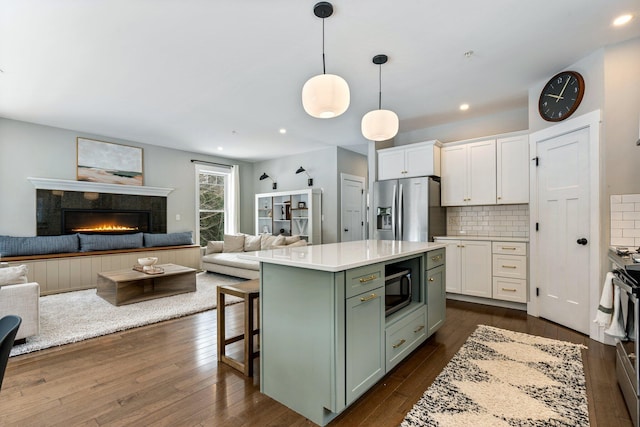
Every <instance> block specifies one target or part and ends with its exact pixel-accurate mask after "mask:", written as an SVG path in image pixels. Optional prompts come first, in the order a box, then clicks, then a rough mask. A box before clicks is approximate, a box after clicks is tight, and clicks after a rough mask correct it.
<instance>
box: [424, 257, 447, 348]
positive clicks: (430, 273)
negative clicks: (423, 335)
mask: <svg viewBox="0 0 640 427" xmlns="http://www.w3.org/2000/svg"><path fill="white" fill-rule="evenodd" d="M445 262H446V261H445ZM446 307H447V292H446V289H445V266H444V265H441V266H439V267H436V268H432V269H430V270H427V336H431V335H432V334H433V333H434V332H435V331H436V330H438V328H439V327H440V326H442V324H443V323H444V319H445V312H446Z"/></svg>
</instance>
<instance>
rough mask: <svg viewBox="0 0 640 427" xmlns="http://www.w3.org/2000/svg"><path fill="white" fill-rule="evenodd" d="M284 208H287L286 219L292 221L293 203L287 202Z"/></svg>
mask: <svg viewBox="0 0 640 427" xmlns="http://www.w3.org/2000/svg"><path fill="white" fill-rule="evenodd" d="M284 208H285V216H284V219H286V220H289V219H291V201H289V200H287V201H285V202H284Z"/></svg>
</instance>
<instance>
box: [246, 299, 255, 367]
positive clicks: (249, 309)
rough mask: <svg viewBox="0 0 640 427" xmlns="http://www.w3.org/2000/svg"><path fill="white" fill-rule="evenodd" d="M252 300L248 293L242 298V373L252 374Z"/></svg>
mask: <svg viewBox="0 0 640 427" xmlns="http://www.w3.org/2000/svg"><path fill="white" fill-rule="evenodd" d="M252 330H253V300H252V299H251V296H250V295H248V296H247V298H245V300H244V374H245V375H246V376H248V377H252V376H253V359H252V354H253V334H252V333H251V331H252Z"/></svg>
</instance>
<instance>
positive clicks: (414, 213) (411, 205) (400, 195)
mask: <svg viewBox="0 0 640 427" xmlns="http://www.w3.org/2000/svg"><path fill="white" fill-rule="evenodd" d="M373 194H374V196H373V198H374V204H375V208H374V211H373V212H374V215H375V218H374V221H375V227H374V230H375V231H374V238H375V239H378V240H408V241H411V242H432V241H433V236H444V235H445V234H446V221H447V215H446V210H445V208H443V207H442V206H441V205H440V178H437V177H431V176H426V177H420V178H404V179H393V180H387V181H377V182H376V183H375V184H374V193H373Z"/></svg>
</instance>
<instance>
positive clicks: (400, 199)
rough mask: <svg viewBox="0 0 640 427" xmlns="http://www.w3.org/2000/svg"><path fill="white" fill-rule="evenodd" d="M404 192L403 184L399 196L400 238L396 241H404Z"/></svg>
mask: <svg viewBox="0 0 640 427" xmlns="http://www.w3.org/2000/svg"><path fill="white" fill-rule="evenodd" d="M403 198H404V191H403V189H402V184H400V194H399V195H398V238H397V239H396V240H402V237H403V234H404V230H403V228H404V224H403V223H402V217H403V216H404V200H403Z"/></svg>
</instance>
